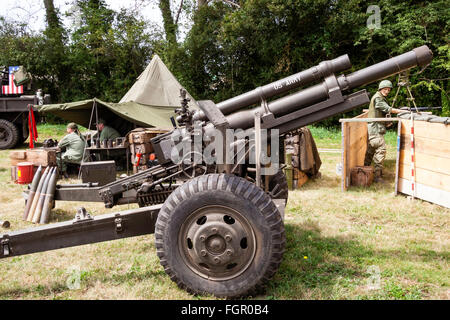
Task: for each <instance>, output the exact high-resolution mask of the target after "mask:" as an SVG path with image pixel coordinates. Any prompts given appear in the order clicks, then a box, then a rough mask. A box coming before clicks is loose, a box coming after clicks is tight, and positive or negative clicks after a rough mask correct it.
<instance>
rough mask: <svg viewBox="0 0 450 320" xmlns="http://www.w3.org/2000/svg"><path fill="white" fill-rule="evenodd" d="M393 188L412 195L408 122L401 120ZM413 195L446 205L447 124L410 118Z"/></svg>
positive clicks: (449, 184) (449, 167) (449, 172)
mask: <svg viewBox="0 0 450 320" xmlns="http://www.w3.org/2000/svg"><path fill="white" fill-rule="evenodd" d="M400 123H401V129H400V155H399V168H398V173H397V175H398V185H397V190H398V191H399V192H401V193H404V194H407V195H412V194H413V192H412V188H411V176H412V175H411V172H412V170H411V169H412V166H411V149H410V146H411V140H410V139H411V136H410V133H411V121H410V120H406V119H405V120H401V122H400ZM414 142H415V143H414V147H415V148H414V149H415V167H416V194H415V197H417V198H420V199H423V200H426V201H430V202H433V203H436V204H439V205H442V206H445V207H448V208H450V125H445V124H442V123H430V122H426V121H414Z"/></svg>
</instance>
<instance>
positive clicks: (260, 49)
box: [0, 0, 450, 125]
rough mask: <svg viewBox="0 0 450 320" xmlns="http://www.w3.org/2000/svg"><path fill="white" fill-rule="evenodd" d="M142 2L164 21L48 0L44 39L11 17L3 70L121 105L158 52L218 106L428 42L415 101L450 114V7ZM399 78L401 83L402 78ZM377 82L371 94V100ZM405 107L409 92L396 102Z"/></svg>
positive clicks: (90, 2)
mask: <svg viewBox="0 0 450 320" xmlns="http://www.w3.org/2000/svg"><path fill="white" fill-rule="evenodd" d="M141 2H142V3H144V2H153V3H154V4H156V5H158V8H159V10H160V11H161V15H162V17H163V24H162V25H155V24H154V23H151V22H150V21H149V20H148V19H146V18H145V17H142V16H141V15H140V14H139V13H138V9H136V10H125V9H123V10H120V11H114V10H112V9H111V8H110V7H109V6H108V3H107V1H105V0H72V4H73V8H75V9H74V10H72V11H71V12H68V13H62V12H59V11H58V10H57V9H56V8H55V6H54V3H53V0H43V4H44V7H45V17H46V27H45V30H44V31H43V32H32V31H30V30H29V29H28V28H27V25H26V23H21V22H16V21H11V20H8V18H7V13H4V16H0V42H1V43H2V46H0V64H4V65H24V66H25V67H26V68H27V70H28V71H29V72H30V73H31V74H33V76H34V82H35V83H36V84H37V85H38V86H39V87H40V88H42V89H43V90H44V91H45V92H47V93H50V94H51V95H52V101H53V102H55V103H56V102H70V101H75V100H81V99H89V98H92V97H97V98H100V99H102V100H105V101H111V102H117V101H118V100H119V99H120V98H121V97H122V96H123V95H124V94H125V93H126V91H127V90H128V89H129V88H130V87H131V85H132V84H133V83H134V82H135V80H136V78H137V77H138V76H139V74H140V73H141V72H142V71H143V70H144V68H145V67H146V65H147V64H148V63H149V61H150V60H151V58H152V56H153V54H155V53H156V54H158V55H159V56H160V57H161V58H162V60H163V61H164V63H165V64H166V65H167V66H168V68H169V69H170V70H171V71H172V73H173V74H174V75H175V77H177V79H178V80H179V82H180V83H181V84H182V85H183V86H184V87H186V89H187V90H188V91H189V92H190V93H191V95H193V97H194V98H196V99H197V100H202V99H211V100H213V101H216V102H219V101H222V100H224V99H227V98H230V97H232V96H235V95H238V94H240V93H243V92H246V91H248V90H252V89H254V88H256V87H258V86H261V85H264V84H267V83H270V82H273V81H276V80H278V79H280V78H283V77H286V76H288V75H290V74H293V73H296V72H299V71H301V70H304V69H307V68H310V67H311V66H313V65H316V64H318V63H319V62H321V61H323V60H328V59H332V58H335V57H337V56H340V55H342V54H348V55H349V56H350V60H351V62H352V65H353V66H352V70H350V71H347V72H351V71H355V70H358V69H361V68H364V67H366V66H368V65H371V64H374V63H377V62H380V61H382V60H385V59H388V58H390V57H392V56H395V55H398V54H401V53H404V52H406V51H409V50H411V49H413V48H415V47H418V46H421V45H428V46H429V47H430V49H431V50H432V51H433V54H434V59H433V62H432V63H431V65H430V66H428V68H427V69H425V70H423V71H422V70H418V69H417V68H416V69H414V70H413V71H412V73H411V75H410V80H411V83H412V89H413V94H414V96H415V98H416V102H417V103H418V105H419V106H427V107H436V106H442V112H438V114H441V115H444V116H450V103H449V71H450V47H449V34H450V32H449V23H450V8H449V7H448V2H447V0H437V1H396V0H381V1H377V3H376V5H377V7H376V8H375V10H370V9H371V8H373V6H372V7H370V6H371V5H372V4H373V3H372V2H373V1H363V0H348V1H343V0H196V1H195V0H141ZM63 15H66V16H67V17H68V18H69V19H70V21H71V23H70V25H69V26H67V25H66V26H65V25H64V24H63V23H62V17H63ZM181 16H183V17H184V20H183V19H181V18H180V17H181ZM373 22H376V23H375V24H373ZM186 24H187V26H188V27H186ZM186 28H189V29H188V30H187V32H185V34H184V36H182V35H183V31H184V30H186ZM390 80H391V81H392V82H393V83H394V85H396V82H397V77H392V78H391V79H390ZM376 85H377V84H372V85H370V86H368V87H367V88H366V89H368V90H369V91H370V92H371V93H373V92H374V91H375V90H376ZM406 103H407V101H406V91H403V92H401V93H400V99H399V100H398V106H404V105H406ZM360 110H361V109H359V110H356V111H354V112H351V113H350V114H349V115H353V114H356V113H358V112H360ZM336 119H337V118H333V119H328V120H326V121H324V122H323V124H324V125H333V124H336Z"/></svg>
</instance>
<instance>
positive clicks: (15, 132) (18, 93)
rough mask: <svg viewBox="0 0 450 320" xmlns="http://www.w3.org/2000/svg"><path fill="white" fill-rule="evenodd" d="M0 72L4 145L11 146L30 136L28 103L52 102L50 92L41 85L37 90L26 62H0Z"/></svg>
mask: <svg viewBox="0 0 450 320" xmlns="http://www.w3.org/2000/svg"><path fill="white" fill-rule="evenodd" d="M0 72H1V74H0V76H1V92H0V149H11V148H14V147H15V146H16V145H19V144H22V143H23V142H24V141H25V140H27V138H28V135H29V131H28V113H29V107H28V105H31V106H33V105H38V104H44V103H50V95H44V94H43V93H42V90H40V89H39V90H37V92H36V93H33V91H32V90H33V89H32V85H31V76H30V74H29V73H27V72H26V70H25V68H23V67H22V66H9V67H7V66H0ZM31 108H32V109H33V111H35V109H34V108H33V107H31ZM36 117H37V118H36V121H38V120H39V119H38V117H39V115H38V114H37V113H36Z"/></svg>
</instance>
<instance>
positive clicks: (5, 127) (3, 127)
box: [0, 119, 19, 149]
mask: <svg viewBox="0 0 450 320" xmlns="http://www.w3.org/2000/svg"><path fill="white" fill-rule="evenodd" d="M18 141H19V130H18V129H17V127H16V126H15V125H14V123H12V122H10V121H8V120H5V119H0V149H11V148H13V147H14V146H15V145H16V144H17V142H18Z"/></svg>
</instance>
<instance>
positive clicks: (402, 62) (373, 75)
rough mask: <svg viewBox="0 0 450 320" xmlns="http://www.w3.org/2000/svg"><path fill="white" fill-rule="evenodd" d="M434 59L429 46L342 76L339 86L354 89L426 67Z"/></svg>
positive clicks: (343, 88)
mask: <svg viewBox="0 0 450 320" xmlns="http://www.w3.org/2000/svg"><path fill="white" fill-rule="evenodd" d="M432 58H433V53H432V52H431V50H430V49H429V48H428V47H427V46H421V47H418V48H415V49H413V50H411V51H408V52H406V53H404V54H401V55H399V56H396V57H393V58H391V59H388V60H385V61H382V62H380V63H377V64H374V65H372V66H370V67H367V68H364V69H361V70H358V71H356V72H353V73H351V74H349V75H347V76H341V77H339V78H338V82H339V86H340V87H341V89H342V90H348V89H354V88H357V87H360V86H363V85H366V84H369V83H372V82H374V81H377V80H380V79H382V78H387V77H389V76H392V75H394V74H397V73H400V72H403V71H406V70H408V69H411V68H414V67H416V66H419V67H425V66H427V65H428V64H429V63H430V62H431V59H432Z"/></svg>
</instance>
